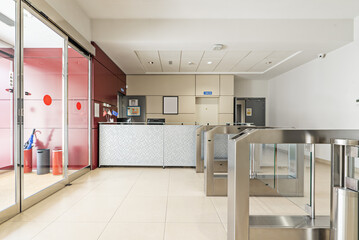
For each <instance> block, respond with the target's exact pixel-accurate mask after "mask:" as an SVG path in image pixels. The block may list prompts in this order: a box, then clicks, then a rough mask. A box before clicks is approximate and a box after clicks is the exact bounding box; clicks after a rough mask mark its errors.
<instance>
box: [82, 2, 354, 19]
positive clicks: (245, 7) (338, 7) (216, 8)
mask: <svg viewBox="0 0 359 240" xmlns="http://www.w3.org/2000/svg"><path fill="white" fill-rule="evenodd" d="M76 1H77V3H78V4H79V5H80V7H82V9H83V10H84V11H85V12H86V14H87V15H88V16H89V17H90V18H92V19H341V18H353V17H355V16H358V9H359V1H357V0H344V1H343V0H342V1H340V0H271V1H268V0H131V1H128V0H101V1H99V0H76Z"/></svg>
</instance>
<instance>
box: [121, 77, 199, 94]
mask: <svg viewBox="0 0 359 240" xmlns="http://www.w3.org/2000/svg"><path fill="white" fill-rule="evenodd" d="M195 84H196V78H195V75H127V85H128V88H127V95H152V96H153V95H157V96H166V95H169V96H180V95H181V96H188V95H192V96H193V95H195Z"/></svg>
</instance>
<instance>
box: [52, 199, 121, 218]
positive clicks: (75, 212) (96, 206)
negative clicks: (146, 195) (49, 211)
mask: <svg viewBox="0 0 359 240" xmlns="http://www.w3.org/2000/svg"><path fill="white" fill-rule="evenodd" d="M124 198H125V197H123V196H112V197H110V196H88V197H85V198H83V199H82V200H81V201H79V202H78V203H77V204H76V205H74V206H73V207H72V208H70V209H69V210H68V211H67V212H66V213H64V214H63V215H62V216H61V217H60V218H59V219H58V220H57V221H58V222H108V221H110V219H111V217H112V216H113V215H114V213H115V211H116V210H117V208H118V207H119V206H120V204H121V203H122V201H123V199H124Z"/></svg>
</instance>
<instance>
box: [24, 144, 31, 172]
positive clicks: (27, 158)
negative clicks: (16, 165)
mask: <svg viewBox="0 0 359 240" xmlns="http://www.w3.org/2000/svg"><path fill="white" fill-rule="evenodd" d="M31 172H32V148H31V149H24V173H31Z"/></svg>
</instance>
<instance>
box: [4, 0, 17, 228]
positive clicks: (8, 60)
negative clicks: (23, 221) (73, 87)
mask: <svg viewBox="0 0 359 240" xmlns="http://www.w3.org/2000/svg"><path fill="white" fill-rule="evenodd" d="M15 9H16V3H15V2H14V1H13V0H1V1H0V112H1V118H0V223H1V222H2V221H4V220H6V219H7V218H9V217H11V216H13V215H14V214H16V213H17V212H19V206H20V203H19V187H18V186H17V184H19V181H17V178H18V177H19V173H20V172H19V168H18V167H17V164H16V161H15V159H14V145H15V144H14V112H15V111H14V81H15V80H16V79H15V74H14V72H15V61H16V60H17V58H15V30H16V24H15V23H16V17H15V15H16V14H15Z"/></svg>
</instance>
